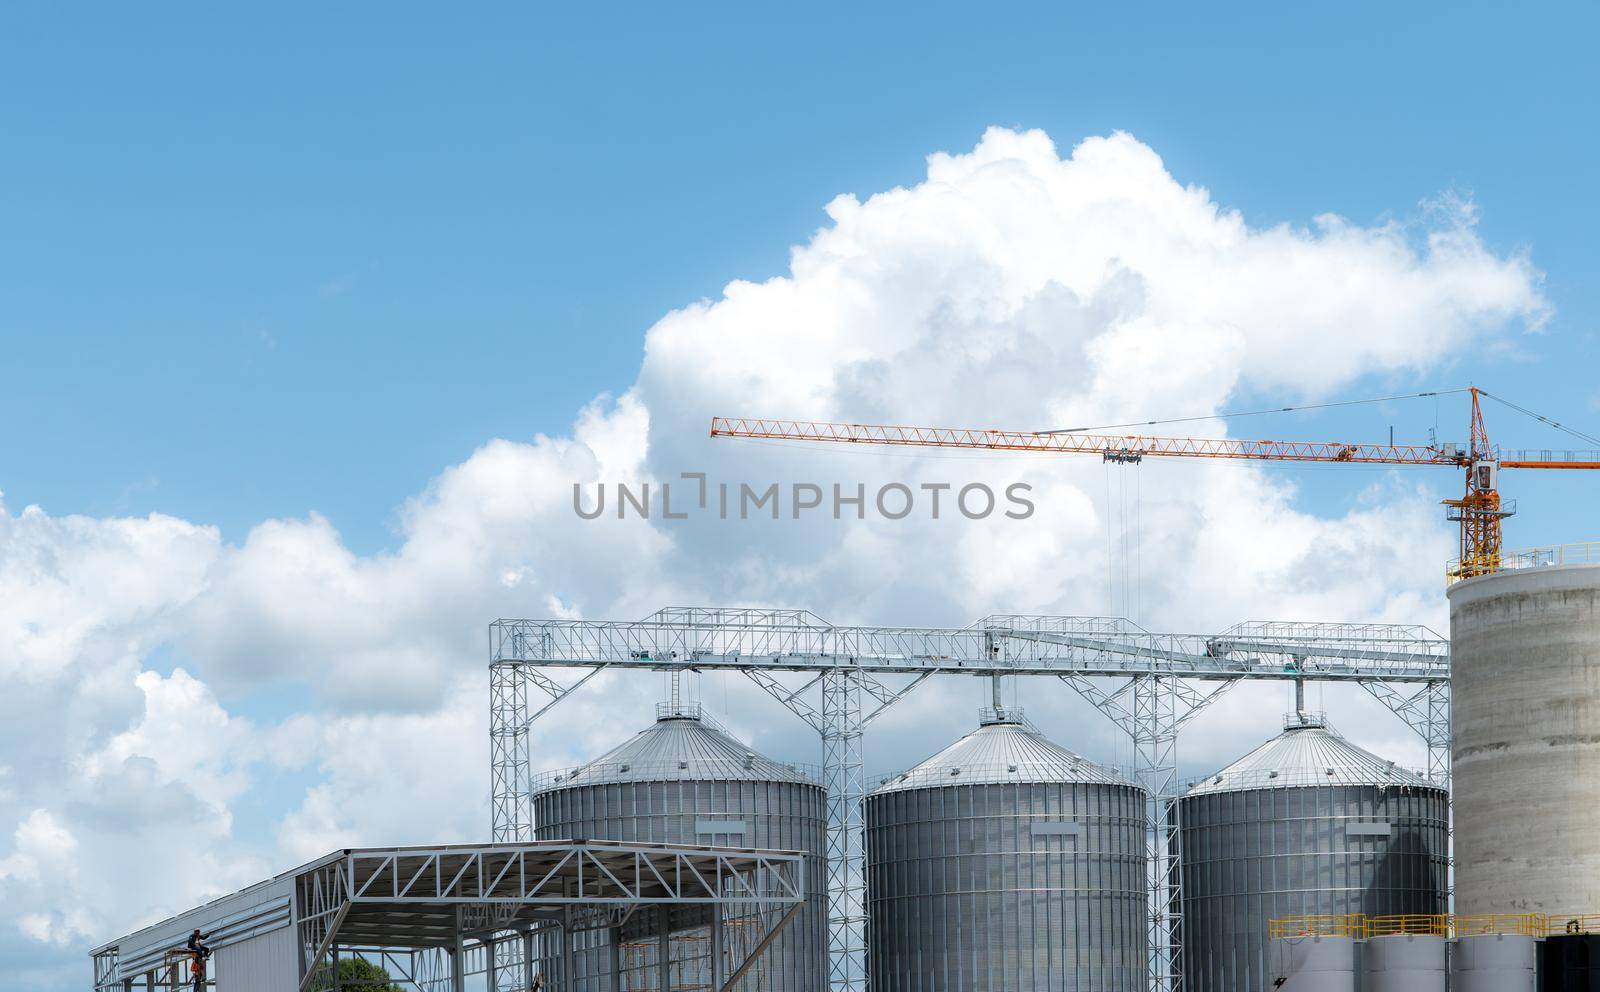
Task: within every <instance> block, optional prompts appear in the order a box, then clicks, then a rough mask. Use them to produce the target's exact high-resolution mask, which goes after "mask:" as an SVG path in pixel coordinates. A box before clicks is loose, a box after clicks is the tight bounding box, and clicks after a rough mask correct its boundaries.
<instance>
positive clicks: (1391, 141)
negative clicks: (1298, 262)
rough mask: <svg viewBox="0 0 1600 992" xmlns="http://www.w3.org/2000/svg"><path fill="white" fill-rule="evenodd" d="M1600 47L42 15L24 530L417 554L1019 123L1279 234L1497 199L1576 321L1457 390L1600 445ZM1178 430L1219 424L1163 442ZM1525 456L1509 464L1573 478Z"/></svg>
mask: <svg viewBox="0 0 1600 992" xmlns="http://www.w3.org/2000/svg"><path fill="white" fill-rule="evenodd" d="M1596 21H1597V17H1596V14H1595V11H1594V8H1592V7H1587V6H1584V5H1572V6H1567V7H1559V6H1541V7H1537V8H1520V9H1518V10H1517V11H1515V12H1511V11H1508V10H1505V9H1502V8H1499V7H1497V6H1495V5H1487V4H1482V5H1471V4H1468V5H1452V6H1450V7H1448V8H1447V7H1444V6H1430V5H1409V6H1407V7H1404V8H1396V7H1394V6H1393V5H1367V6H1362V5H1340V6H1339V7H1338V8H1336V9H1332V8H1330V9H1329V10H1327V11H1325V12H1315V11H1306V10H1304V9H1300V10H1294V11H1292V12H1291V11H1290V10H1289V9H1288V8H1284V7H1282V6H1281V5H1269V4H1261V5H1232V6H1230V7H1229V9H1228V10H1226V11H1218V10H1216V9H1215V8H1210V7H1204V8H1195V7H1185V6H1179V5H1132V4H1130V5H1116V7H1115V8H1113V7H1112V6H1111V5H1094V6H1092V7H1089V6H1085V7H1083V8H1081V9H1070V8H1068V7H1067V6H1065V5H1040V6H1037V7H1029V6H1002V7H995V6H986V7H985V8H983V9H982V10H981V11H980V10H978V9H977V8H965V7H960V6H952V5H941V6H933V7H930V6H927V5H919V6H917V7H916V8H914V9H907V8H899V7H893V6H888V5H882V6H876V7H874V8H873V9H872V10H868V11H863V10H856V9H850V8H848V7H832V8H829V7H820V6H809V5H808V6H806V7H789V8H783V9H773V10H752V9H751V8H749V7H748V6H747V5H730V6H727V7H722V8H715V7H711V6H701V7H697V8H696V9H695V10H693V11H684V10H681V9H674V10H671V11H667V10H665V9H646V8H637V9H630V8H621V7H610V8H601V9H591V10H586V11H584V12H578V11H576V10H566V11H559V12H558V11H549V10H537V11H536V10H534V9H533V8H531V7H528V8H511V7H502V8H499V9H488V10H480V11H479V12H477V13H476V14H474V16H472V17H459V16H458V17H451V18H443V17H438V16H430V15H428V14H426V13H424V12H422V11H420V10H416V9H412V10H407V9H405V8H404V7H399V8H397V7H394V6H393V5H358V4H349V5H340V6H339V7H338V8H337V9H332V8H328V7H326V6H310V5H306V6H300V7H288V8H284V7H278V8H273V9H272V10H271V11H270V12H269V11H265V10H262V11H259V12H255V13H250V12H241V11H237V10H233V11H218V10H215V9H211V8H205V7H201V6H198V5H196V6H191V7H187V8H173V9H169V10H167V11H165V12H163V13H162V14H160V15H154V14H152V12H151V11H150V10H149V9H148V8H121V9H115V8H103V9H100V10H98V11H96V12H95V13H94V15H93V16H92V18H91V17H90V16H88V15H86V13H85V12H83V11H81V10H80V11H72V10H70V9H68V8H62V7H59V6H51V5H43V4H38V5H27V6H20V7H19V6H13V7H11V8H8V9H7V10H6V11H5V12H4V13H3V14H0V87H3V89H4V92H5V93H7V94H8V95H7V96H6V97H5V98H4V99H3V100H0V129H3V131H4V133H5V135H6V136H7V137H6V148H7V152H6V154H5V155H4V156H0V191H3V192H0V229H3V230H4V231H5V232H6V234H7V236H6V237H5V239H4V242H3V244H0V299H3V300H4V308H3V311H0V334H3V335H4V337H5V339H6V346H5V348H4V349H3V350H0V363H3V366H0V375H3V379H4V381H5V383H6V388H5V389H4V390H3V391H0V419H3V421H4V422H5V423H6V424H8V425H10V428H11V429H10V430H8V431H7V433H6V436H5V444H4V449H3V450H4V454H3V468H0V488H3V490H4V492H5V493H6V500H7V503H8V505H10V506H11V507H12V508H13V509H14V510H15V509H17V508H20V507H21V506H22V505H26V504H28V503H39V504H42V505H43V506H45V507H46V508H47V509H49V510H50V511H51V512H53V513H67V512H85V513H91V514H97V515H104V514H123V513H131V514H142V513H146V512H149V511H151V510H157V509H159V510H162V511H164V512H168V513H174V514H177V515H180V516H183V517H186V518H188V519H192V520H197V521H205V522H212V523H215V524H217V525H219V526H221V527H222V528H223V531H224V534H225V536H227V537H228V538H229V539H238V538H240V537H242V536H243V534H244V532H245V531H246V529H247V528H248V527H249V526H251V525H252V524H253V523H255V522H256V521H259V520H260V519H262V518H264V517H268V516H278V515H289V516H296V515H303V514H305V513H306V512H308V511H310V510H317V511H320V512H322V513H325V514H327V515H328V516H329V517H330V518H331V519H332V520H333V522H334V523H335V524H336V525H337V526H338V527H339V528H340V530H341V532H342V533H343V534H344V535H345V537H346V539H347V540H348V541H349V542H350V544H351V545H352V546H353V547H354V548H356V549H357V550H373V549H377V548H381V547H385V546H389V545H390V544H392V543H393V541H394V535H393V533H392V531H391V529H390V528H391V526H392V524H393V517H392V513H391V511H392V508H393V507H394V506H395V505H396V504H397V503H399V502H400V501H401V500H402V499H404V498H405V497H406V496H408V495H410V494H413V493H415V492H417V491H418V490H419V489H420V488H421V487H422V486H423V485H424V484H425V482H426V480H427V479H428V478H429V477H430V476H431V475H432V474H433V473H434V472H436V471H437V469H438V468H439V467H440V466H441V465H444V464H448V463H450V462H454V461H458V460H460V459H461V458H463V457H465V456H466V455H467V454H468V453H469V452H470V451H471V450H472V449H473V448H474V447H475V446H476V445H478V444H479V443H481V442H482V441H484V440H485V439H487V438H489V437H495V436H504V437H512V438H524V437H528V436H530V435H532V434H533V433H535V432H539V431H547V432H560V431H563V430H564V429H565V427H566V425H567V423H568V422H569V421H570V418H571V416H572V413H573V411H574V410H576V409H577V408H578V407H579V406H580V405H581V404H582V403H584V402H585V401H587V400H588V399H590V398H591V397H592V396H593V395H594V394H596V393H598V392H601V391H605V390H620V389H623V388H626V386H628V385H629V384H630V383H631V382H632V380H633V376H634V373H635V371H636V369H637V363H638V354H639V353H638V341H639V338H640V335H641V333H642V331H643V330H644V329H645V328H646V327H648V326H649V325H650V324H651V323H652V322H653V321H654V320H655V319H657V318H658V317H659V316H661V315H662V314H663V313H665V312H666V311H667V310H669V309H670V308H672V307H675V306H679V305H682V304H684V303H686V302H689V301H692V300H694V299H697V298H700V297H704V296H714V295H716V294H717V293H718V292H719V290H720V288H721V286H722V285H723V284H724V283H725V282H727V281H728V280H729V279H731V278H735V277H739V278H762V277H765V276H769V275H773V274H777V273H779V272H781V271H782V270H783V268H784V267H785V265H786V261H787V252H788V249H789V246H790V245H792V244H794V243H797V242H800V241H803V240H804V239H805V238H806V237H807V236H808V235H809V234H810V232H811V231H813V230H814V229H815V228H816V227H818V226H819V225H820V224H822V223H823V222H824V220H825V218H824V217H823V216H822V213H821V206H822V205H823V204H824V203H826V202H827V201H828V200H829V199H830V198H831V197H832V196H834V195H835V194H837V193H840V192H844V191H857V192H860V193H862V194H866V193H870V192H872V191H876V190H880V189H885V188H888V187H890V186H893V185H897V184H906V183H911V182H914V181H916V180H917V179H918V178H919V177H920V176H921V174H922V172H923V164H922V158H923V156H924V155H925V154H927V153H928V152H929V151H932V150H936V149H945V148H951V149H957V148H965V147H969V146H970V144H971V143H972V142H973V141H974V140H975V139H976V138H977V136H978V135H979V134H980V133H981V132H982V130H983V128H984V127H986V126H987V125H990V124H1007V125H1021V126H1037V127H1042V128H1044V129H1045V130H1047V131H1048V132H1050V133H1051V134H1052V135H1053V136H1055V137H1056V139H1057V140H1058V141H1059V142H1064V143H1067V144H1070V143H1071V142H1073V141H1076V140H1077V139H1078V138H1079V137H1082V136H1086V135H1091V134H1104V133H1108V132H1109V131H1111V130H1113V129H1117V128H1121V129H1125V130H1128V131H1131V132H1132V133H1134V134H1135V135H1136V136H1138V137H1139V138H1140V139H1141V140H1142V141H1144V142H1146V143H1148V144H1150V145H1151V146H1152V147H1154V148H1155V149H1157V150H1158V151H1159V152H1160V153H1161V154H1162V156H1163V157H1164V159H1165V161H1166V163H1167V166H1168V168H1169V169H1170V170H1171V171H1172V172H1173V174H1174V175H1175V176H1176V177H1177V178H1178V179H1180V180H1181V181H1188V182H1198V183H1202V184H1204V185H1207V186H1208V187H1210V188H1211V189H1212V191H1213V194H1214V195H1215V197H1216V198H1217V199H1218V200H1219V201H1220V202H1222V203H1224V204H1228V205H1231V206H1234V207H1237V208H1238V209H1240V210H1241V211H1242V212H1243V213H1244V216H1245V217H1246V219H1247V220H1248V221H1250V222H1251V223H1253V224H1258V225H1269V224H1273V223H1277V222H1282V221H1288V222H1292V223H1297V224H1300V223H1306V222H1308V221H1309V220H1310V217H1311V215H1313V214H1314V213H1318V212H1322V211H1336V212H1339V213H1341V214H1344V215H1346V216H1348V217H1350V218H1351V219H1352V220H1355V221H1357V222H1362V223H1372V222H1376V221H1379V220H1381V219H1383V218H1384V217H1386V216H1390V215H1392V214H1395V213H1401V214H1403V213H1405V212H1408V211H1414V210H1415V208H1416V205H1417V204H1418V203H1419V202H1420V201H1423V200H1424V199H1426V198H1429V197H1432V196H1435V195H1437V194H1438V193H1439V192H1440V191H1442V190H1447V189H1453V190H1458V191H1462V192H1465V193H1468V194H1470V195H1471V196H1472V197H1473V198H1474V199H1475V200H1476V202H1477V203H1478V204H1479V206H1480V208H1481V210H1482V224H1481V231H1482V233H1483V235H1484V237H1485V238H1486V240H1487V241H1488V242H1489V243H1490V244H1491V245H1492V246H1494V247H1496V248H1498V249H1500V250H1502V251H1504V250H1510V249H1516V248H1518V247H1520V246H1526V247H1528V248H1530V249H1531V251H1532V253H1533V258H1534V260H1535V262H1536V264H1537V265H1538V266H1539V267H1540V268H1541V269H1542V270H1543V271H1544V272H1545V273H1547V277H1548V280H1547V285H1546V288H1547V293H1548V295H1549V297H1550V299H1551V300H1552V302H1553V303H1554V305H1555V307H1556V316H1555V318H1554V320H1553V322H1552V323H1551V325H1550V328H1549V334H1548V335H1547V336H1546V337H1545V338H1543V339H1532V340H1527V341H1525V342H1524V345H1525V352H1526V354H1525V356H1524V357H1523V358H1522V359H1520V360H1518V361H1516V362H1507V361H1504V360H1496V359H1490V358H1486V357H1484V356H1479V355H1473V354H1466V355H1462V356H1461V357H1460V361H1459V365H1458V368H1457V370H1456V371H1454V372H1452V373H1451V374H1450V376H1449V379H1450V380H1451V381H1450V382H1446V383H1438V384H1441V385H1450V384H1456V383H1460V382H1465V381H1467V380H1469V379H1471V380H1476V381H1478V382H1480V383H1482V384H1485V385H1492V386H1494V387H1497V388H1498V389H1499V390H1500V391H1502V392H1504V393H1506V394H1507V395H1509V396H1512V397H1514V398H1520V399H1523V400H1524V401H1526V402H1528V403H1529V404H1530V405H1535V406H1536V407H1538V408H1543V409H1547V410H1548V411H1549V412H1551V413H1554V414H1557V415H1561V416H1565V417H1568V418H1571V419H1573V420H1576V421H1580V422H1582V421H1585V420H1587V422H1588V423H1590V424H1593V423H1596V422H1600V410H1597V409H1596V408H1595V387H1594V386H1593V385H1592V383H1591V382H1590V381H1589V380H1590V377H1589V376H1588V374H1587V372H1586V368H1587V366H1589V365H1590V364H1591V363H1592V360H1593V356H1594V352H1593V350H1592V338H1591V337H1590V336H1589V335H1590V329H1591V328H1592V327H1593V325H1594V322H1595V317H1596V312H1597V300H1596V293H1597V292H1600V291H1597V290H1596V288H1595V283H1594V280H1593V279H1592V278H1591V273H1590V264H1591V258H1592V252H1591V250H1590V245H1591V243H1592V240H1593V232H1594V230H1595V229H1596V226H1597V220H1600V217H1597V206H1596V203H1597V199H1596V197H1595V196H1594V194H1593V188H1592V186H1593V173H1594V168H1593V167H1594V161H1595V157H1596V152H1597V144H1600V142H1597V135H1596V132H1595V126H1594V115H1593V112H1592V107H1591V106H1589V101H1590V97H1591V96H1592V94H1593V93H1594V92H1596V91H1597V83H1600V79H1597V75H1600V71H1597V69H1596V68H1595V63H1594V60H1593V59H1592V58H1591V57H1590V56H1591V54H1592V53H1590V52H1588V51H1587V49H1586V46H1587V44H1588V41H1589V39H1591V38H1592V37H1593V34H1594V29H1595V28H1596V27H1597V24H1596ZM1385 385H1386V384H1374V391H1375V392H1382V391H1384V386H1385ZM1424 385H1426V383H1425V384H1424ZM1535 401H1537V403H1535ZM741 412H742V411H741ZM753 412H756V413H765V412H772V413H782V412H783V411H753ZM1169 412H1172V413H1177V414H1182V413H1183V412H1185V406H1184V403H1183V398H1182V397H1172V399H1171V404H1170V407H1168V408H1164V409H1161V410H1157V411H1152V413H1153V414H1155V415H1160V414H1166V413H1169ZM1404 416H1408V417H1409V416H1411V415H1410V414H1405V415H1404ZM1495 417H1496V421H1495V424H1496V425H1499V424H1506V425H1507V426H1506V427H1504V428H1502V430H1501V431H1500V432H1499V433H1500V434H1501V435H1502V436H1504V437H1505V440H1507V441H1508V442H1510V441H1518V440H1523V439H1527V440H1530V441H1537V440H1538V437H1536V436H1534V432H1533V430H1532V427H1531V425H1528V426H1527V427H1526V428H1525V427H1523V425H1520V424H1519V425H1516V426H1515V427H1512V426H1511V425H1510V418H1508V417H1507V416H1505V415H1504V414H1502V413H1500V412H1496V414H1495ZM1452 419H1453V420H1457V421H1458V420H1459V417H1455V418H1452ZM1426 421H1431V412H1429V413H1428V414H1427V415H1426V416H1425V417H1421V418H1420V420H1418V421H1417V423H1419V424H1423V423H1424V422H1426ZM1346 423H1347V422H1346V421H1344V420H1341V419H1332V420H1326V421H1315V422H1310V423H1304V422H1295V421H1289V422H1286V423H1284V424H1281V425H1275V427H1274V429H1277V430H1279V431H1281V432H1282V433H1285V434H1287V435H1290V436H1294V434H1295V433H1296V432H1297V431H1310V430H1322V431H1323V432H1326V431H1328V430H1335V429H1336V428H1342V427H1344V426H1345V425H1346ZM1386 423H1387V419H1385V418H1382V417H1379V418H1377V419H1376V420H1374V419H1373V418H1372V417H1371V416H1368V418H1367V419H1366V420H1352V421H1349V422H1348V425H1349V428H1350V429H1351V430H1352V431H1361V432H1366V431H1368V430H1369V429H1370V430H1373V431H1376V432H1378V433H1380V434H1381V433H1382V432H1383V431H1384V430H1385V425H1386ZM1406 423H1407V421H1405V420H1402V423H1401V429H1402V432H1403V431H1404V429H1405V426H1406ZM1021 426H1028V425H1021ZM1449 433H1452V434H1453V433H1457V432H1449ZM1513 435H1514V436H1513ZM1341 485H1342V483H1341ZM1535 486H1536V488H1537V489H1538V490H1539V491H1540V493H1541V495H1542V494H1543V491H1544V490H1545V488H1546V484H1544V483H1542V482H1541V483H1537V484H1535ZM1563 494H1572V496H1574V497H1575V493H1574V490H1573V487H1571V486H1566V487H1563V486H1560V485H1557V486H1556V487H1555V488H1554V489H1553V490H1551V497H1552V498H1558V499H1565V498H1570V497H1567V496H1565V495H1563ZM1519 525H1523V526H1525V527H1527V529H1528V530H1529V531H1532V530H1533V529H1534V528H1532V527H1531V526H1529V525H1527V524H1526V523H1525V522H1524V521H1519ZM1525 536H1526V537H1527V538H1528V539H1529V540H1543V539H1549V538H1553V537H1555V536H1559V535H1553V534H1550V535H1547V534H1545V533H1544V532H1543V530H1542V529H1539V530H1538V533H1537V535H1535V534H1534V533H1526V535H1525ZM1565 536H1568V537H1575V536H1578V535H1572V534H1568V535H1565Z"/></svg>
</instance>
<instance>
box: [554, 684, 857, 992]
mask: <svg viewBox="0 0 1600 992" xmlns="http://www.w3.org/2000/svg"><path fill="white" fill-rule="evenodd" d="M533 811H534V829H535V835H536V837H537V838H538V839H539V840H558V839H576V838H582V839H588V840H619V841H638V842H648V843H665V844H717V845H725V846H731V847H756V848H768V849H777V850H786V851H805V852H808V853H809V854H810V855H811V857H810V858H808V859H807V867H806V880H805V881H806V896H807V899H806V908H805V910H804V911H803V912H802V913H801V914H800V916H799V917H798V918H797V919H795V920H794V922H793V923H791V924H790V925H789V926H788V927H787V928H786V929H785V930H784V932H783V933H782V934H780V935H779V936H778V938H777V940H775V941H774V942H773V944H772V946H771V947H769V948H768V949H767V950H766V952H765V953H764V954H763V955H762V956H761V958H760V960H759V961H758V963H757V965H756V967H755V968H754V969H753V970H752V971H751V973H750V974H748V975H747V976H746V977H745V978H744V979H742V980H741V981H740V984H739V986H738V988H739V989H741V990H744V992H758V990H759V992H816V990H817V989H821V988H824V987H826V985H827V967H826V951H827V936H826V932H825V928H826V924H827V875H826V872H825V870H824V862H823V857H824V854H825V851H826V840H825V820H826V815H827V813H826V800H825V793H824V791H823V789H822V787H821V786H820V785H818V784H817V782H816V781H815V780H814V778H813V777H812V776H810V775H808V774H807V773H805V772H803V771H801V770H800V769H799V768H797V767H796V766H794V765H789V764H783V763H781V762H777V761H774V760H772V759H770V758H766V757H763V756H762V755H760V754H757V753H756V752H754V751H753V750H751V749H750V748H748V747H746V746H745V745H744V744H741V743H739V742H738V741H736V740H734V739H733V738H732V737H730V736H729V735H728V734H727V733H726V732H725V731H723V730H722V729H721V728H720V727H717V726H716V725H715V724H714V723H712V722H711V721H710V720H709V719H708V718H706V717H704V716H703V715H702V714H701V712H700V708H699V706H697V705H694V704H662V705H661V706H659V707H658V708H657V720H656V723H655V724H654V725H653V726H651V727H650V728H648V729H646V730H645V731H643V732H642V733H640V734H638V735H636V736H634V737H633V738H632V739H630V740H628V741H627V742H625V743H623V744H622V745H620V746H619V747H616V748H614V749H613V750H611V751H609V752H607V753H606V754H604V755H602V756H601V757H599V758H597V759H595V760H594V761H592V762H590V763H588V764H586V765H583V766H581V767H579V768H576V769H573V770H571V771H569V772H565V773H562V774H559V775H555V776H552V777H551V778H550V779H548V780H547V781H546V782H544V783H543V784H542V786H541V788H540V789H539V790H538V791H536V792H535V794H534V797H533ZM674 929H675V930H676V929H677V927H676V926H675V927H674ZM708 933H709V931H707V930H705V929H703V928H690V929H688V930H686V931H684V932H678V933H675V934H674V936H673V939H672V941H671V945H672V950H671V956H672V961H673V962H674V964H673V966H672V970H673V975H674V978H673V986H674V988H708V987H709V986H710V956H709V949H708V948H709V945H708V939H707V935H708ZM624 941H625V951H626V952H625V953H619V954H618V955H617V957H618V958H619V959H620V960H621V964H622V967H623V968H624V969H629V970H633V971H636V972H637V973H638V974H637V976H635V977H633V978H631V979H630V980H631V981H632V982H633V984H627V985H625V986H624V987H626V988H654V987H655V986H654V984H652V982H651V980H652V978H653V975H654V972H653V970H652V969H653V961H654V954H655V953H656V945H655V943H654V942H653V941H652V940H647V939H641V940H640V941H638V942H637V943H630V942H628V940H627V935H626V934H625V935H624ZM611 956H612V955H611V949H610V947H609V945H608V944H607V938H606V937H605V935H604V933H603V932H602V933H600V934H597V935H595V936H594V937H593V938H592V939H590V940H589V941H588V942H587V946H585V948H584V950H583V951H582V952H581V953H580V955H579V960H578V961H576V962H575V970H576V972H577V974H576V975H575V976H573V980H572V984H571V985H569V986H562V987H563V988H571V989H573V990H574V992H576V990H579V989H583V990H600V989H606V988H609V985H608V984H607V983H606V981H605V978H604V976H605V975H606V974H607V972H608V969H609V967H610V964H609V963H608V962H609V961H610V959H611ZM630 962H631V964H630ZM640 983H642V984H640Z"/></svg>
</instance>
